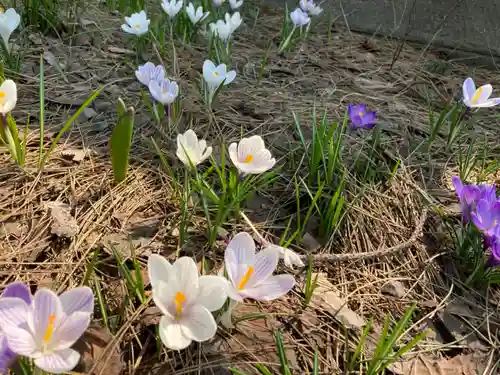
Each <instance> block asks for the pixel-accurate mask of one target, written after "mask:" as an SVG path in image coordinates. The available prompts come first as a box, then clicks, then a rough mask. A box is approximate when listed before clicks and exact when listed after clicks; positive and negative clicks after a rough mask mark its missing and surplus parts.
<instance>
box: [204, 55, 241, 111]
mask: <svg viewBox="0 0 500 375" xmlns="http://www.w3.org/2000/svg"><path fill="white" fill-rule="evenodd" d="M203 78H204V80H205V83H206V86H207V92H206V95H205V96H206V101H207V103H208V105H209V106H211V105H212V103H213V101H214V99H215V97H216V94H217V93H218V91H219V87H220V86H221V85H224V86H227V85H229V84H230V83H231V82H233V81H234V79H235V78H236V71H234V70H230V71H227V67H226V64H220V65H215V64H214V63H213V62H212V61H210V60H205V62H204V63H203Z"/></svg>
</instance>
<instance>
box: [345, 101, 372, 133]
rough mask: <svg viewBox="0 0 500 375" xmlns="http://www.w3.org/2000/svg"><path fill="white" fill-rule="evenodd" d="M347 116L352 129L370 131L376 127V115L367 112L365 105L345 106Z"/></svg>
mask: <svg viewBox="0 0 500 375" xmlns="http://www.w3.org/2000/svg"><path fill="white" fill-rule="evenodd" d="M347 115H348V116H349V119H350V120H351V126H352V127H353V128H354V129H371V128H373V127H374V126H375V125H376V123H375V121H376V120H377V113H376V112H374V111H368V110H367V109H366V104H359V105H354V104H349V105H348V106H347Z"/></svg>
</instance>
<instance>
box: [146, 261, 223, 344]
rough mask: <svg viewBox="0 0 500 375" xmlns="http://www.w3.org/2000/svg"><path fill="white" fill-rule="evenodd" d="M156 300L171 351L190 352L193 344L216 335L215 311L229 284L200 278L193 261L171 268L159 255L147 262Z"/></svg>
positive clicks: (164, 339)
mask: <svg viewBox="0 0 500 375" xmlns="http://www.w3.org/2000/svg"><path fill="white" fill-rule="evenodd" d="M148 274H149V280H150V281H151V286H152V292H153V300H154V302H155V304H156V306H158V308H159V309H160V310H161V312H162V314H163V315H162V317H161V319H160V325H159V333H160V339H161V341H162V342H163V344H164V345H165V346H166V347H167V348H170V349H174V350H181V349H184V348H187V347H188V346H189V345H190V344H191V342H192V341H197V342H202V341H206V340H210V339H211V338H212V337H214V335H215V333H216V331H217V324H216V323H215V319H214V317H213V315H212V311H216V310H219V309H220V308H221V307H222V306H223V305H224V302H225V301H226V299H227V294H226V281H225V279H224V278H222V277H220V276H212V275H204V276H200V275H199V273H198V268H197V267H196V263H195V262H194V260H193V259H192V258H189V257H181V258H179V259H177V260H176V261H175V262H174V264H170V263H169V262H168V261H167V260H166V259H165V258H163V257H161V256H159V255H155V254H153V255H151V256H150V257H149V259H148Z"/></svg>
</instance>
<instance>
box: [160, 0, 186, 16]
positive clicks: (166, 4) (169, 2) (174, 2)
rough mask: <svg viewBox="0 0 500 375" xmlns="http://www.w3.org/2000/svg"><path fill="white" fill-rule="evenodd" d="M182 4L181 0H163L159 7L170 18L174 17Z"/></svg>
mask: <svg viewBox="0 0 500 375" xmlns="http://www.w3.org/2000/svg"><path fill="white" fill-rule="evenodd" d="M183 5H184V1H183V0H163V1H162V3H161V7H162V8H163V10H164V11H165V13H167V14H168V16H169V17H170V19H172V18H174V17H175V16H176V15H177V14H178V13H179V12H180V11H181V9H182V6H183Z"/></svg>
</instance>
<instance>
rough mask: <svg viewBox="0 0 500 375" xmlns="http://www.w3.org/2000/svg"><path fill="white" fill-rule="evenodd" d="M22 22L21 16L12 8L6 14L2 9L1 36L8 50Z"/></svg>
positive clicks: (0, 12) (0, 19) (0, 18)
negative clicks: (14, 33) (11, 37)
mask: <svg viewBox="0 0 500 375" xmlns="http://www.w3.org/2000/svg"><path fill="white" fill-rule="evenodd" d="M20 22H21V16H20V15H19V14H18V13H17V12H16V10H15V9H13V8H10V9H7V10H6V11H5V12H4V11H3V9H1V8H0V35H1V36H2V39H3V42H4V44H5V46H6V47H7V49H8V48H9V39H10V36H11V35H12V33H13V32H14V30H15V29H17V27H18V26H19V23H20Z"/></svg>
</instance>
